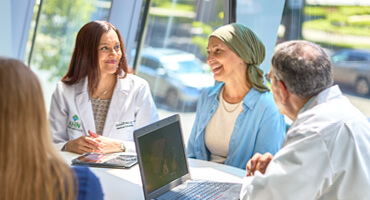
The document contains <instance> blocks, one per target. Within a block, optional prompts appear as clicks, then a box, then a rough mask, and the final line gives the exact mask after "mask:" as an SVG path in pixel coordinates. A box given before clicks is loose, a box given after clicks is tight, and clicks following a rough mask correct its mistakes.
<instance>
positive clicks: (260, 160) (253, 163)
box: [246, 153, 273, 176]
mask: <svg viewBox="0 0 370 200" xmlns="http://www.w3.org/2000/svg"><path fill="white" fill-rule="evenodd" d="M272 158H273V155H271V153H265V154H263V155H262V154H260V153H256V154H254V156H253V157H252V158H251V159H250V160H249V161H248V163H247V166H246V168H247V176H253V175H254V172H255V171H256V170H258V171H260V172H261V173H262V174H264V173H265V171H266V168H267V166H268V164H269V163H270V161H271V160H272Z"/></svg>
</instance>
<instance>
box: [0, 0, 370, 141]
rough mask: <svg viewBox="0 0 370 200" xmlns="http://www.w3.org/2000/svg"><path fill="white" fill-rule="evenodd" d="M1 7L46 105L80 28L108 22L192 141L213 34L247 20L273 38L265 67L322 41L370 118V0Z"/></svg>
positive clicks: (13, 47) (10, 2)
mask: <svg viewBox="0 0 370 200" xmlns="http://www.w3.org/2000/svg"><path fill="white" fill-rule="evenodd" d="M0 7H1V8H0V20H1V22H2V24H3V28H4V30H5V31H2V32H1V33H0V36H1V37H0V44H1V45H0V55H6V56H10V57H15V58H18V59H21V60H24V62H25V63H26V64H28V65H29V66H30V67H31V69H32V70H34V71H35V72H36V73H37V75H38V76H39V78H40V79H41V81H42V85H43V89H44V94H45V100H46V103H47V106H49V104H50V98H51V94H52V92H53V90H54V89H55V87H56V83H57V82H58V81H59V80H60V79H61V77H62V76H63V75H64V74H65V73H66V71H67V68H68V66H69V62H70V58H71V54H72V51H73V47H74V42H75V38H76V35H77V32H78V30H79V29H80V28H81V27H82V26H83V25H84V24H86V23H87V22H89V21H92V20H107V21H110V22H111V23H113V24H114V25H115V26H116V27H117V28H118V29H119V30H120V32H121V33H122V35H123V37H124V41H125V45H126V49H125V51H126V54H127V58H128V61H129V64H130V67H131V68H132V69H133V72H134V73H135V74H137V75H138V76H141V77H143V78H144V79H146V80H147V81H148V82H149V84H150V87H151V91H152V94H153V97H154V99H155V102H156V104H157V107H158V108H159V110H160V117H161V118H163V117H166V116H168V115H171V114H173V113H180V116H181V120H182V125H183V132H184V137H185V139H186V140H187V137H188V135H189V134H190V131H191V127H192V124H193V122H194V117H195V109H196V102H197V100H198V97H199V95H200V93H201V92H202V91H203V90H204V88H206V87H209V86H211V85H213V84H214V83H215V82H214V79H213V75H212V71H211V70H210V69H209V67H208V65H207V64H206V56H207V54H206V46H207V42H208V36H209V34H210V33H211V32H212V31H213V30H215V29H216V28H217V27H219V26H221V25H223V24H227V23H231V22H239V23H243V24H245V25H247V26H249V27H250V28H251V29H252V30H254V31H255V32H256V33H257V34H258V35H259V36H260V37H261V38H262V40H263V42H264V43H265V45H266V49H267V56H266V60H265V62H264V63H263V64H262V65H261V68H262V69H263V70H264V71H265V72H267V71H268V70H269V68H270V59H271V55H272V53H273V50H274V47H275V46H276V44H278V43H280V42H283V41H288V40H296V39H304V40H309V41H312V42H316V43H318V44H320V45H321V46H322V47H324V48H325V50H326V51H327V52H328V54H329V55H330V56H331V57H332V61H333V67H334V80H335V83H336V84H338V85H339V86H340V87H341V89H342V91H343V92H344V94H345V95H346V96H347V97H348V98H349V99H350V101H351V102H352V103H353V104H354V105H355V106H356V107H358V108H359V109H360V110H361V111H362V112H363V113H364V114H365V115H367V116H368V117H370V1H369V0H351V1H349V0H335V1H334V0H286V1H284V0H274V1H271V0H137V1H134V0H115V1H113V0H2V1H1V2H0Z"/></svg>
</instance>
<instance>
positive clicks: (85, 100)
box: [76, 77, 96, 135]
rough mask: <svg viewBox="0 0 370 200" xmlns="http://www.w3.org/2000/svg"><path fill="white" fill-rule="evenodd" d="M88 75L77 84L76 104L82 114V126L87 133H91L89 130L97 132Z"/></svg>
mask: <svg viewBox="0 0 370 200" xmlns="http://www.w3.org/2000/svg"><path fill="white" fill-rule="evenodd" d="M87 82H88V80H87V77H86V78H85V79H84V80H83V81H81V82H80V83H78V84H77V85H76V105H77V109H78V112H79V114H80V116H79V117H80V119H81V122H82V126H83V127H84V130H85V134H86V135H89V134H88V132H87V131H89V130H90V131H92V132H94V133H96V130H95V120H94V114H93V111H92V105H91V100H90V97H89V90H88V86H87Z"/></svg>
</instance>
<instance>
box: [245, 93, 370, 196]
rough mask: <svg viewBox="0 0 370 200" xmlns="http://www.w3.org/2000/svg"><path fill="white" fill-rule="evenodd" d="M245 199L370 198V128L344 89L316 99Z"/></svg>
mask: <svg viewBox="0 0 370 200" xmlns="http://www.w3.org/2000/svg"><path fill="white" fill-rule="evenodd" d="M243 181H244V182H243V187H242V191H241V193H240V199H278V200H280V199H281V200H289V199H294V200H295V199H300V200H301V199H303V200H304V199H308V200H312V199H329V200H335V199H346V200H354V199H356V200H361V199H370V125H369V122H368V121H367V118H366V117H365V116H364V115H363V114H362V113H360V111H358V110H357V109H356V108H355V107H354V106H353V105H351V103H350V102H349V101H348V99H347V98H346V97H344V96H343V95H342V93H341V92H340V90H339V88H338V86H333V87H331V88H328V89H326V90H324V91H323V92H321V93H320V94H319V95H318V96H315V97H313V98H311V99H310V101H309V102H307V104H306V105H305V107H304V108H302V109H301V111H300V112H299V114H298V117H297V119H296V120H295V121H294V122H293V124H292V126H291V127H290V129H289V131H288V133H287V136H286V138H285V141H284V143H283V147H282V148H281V150H280V151H279V152H278V153H277V154H275V157H274V158H273V159H272V161H271V162H270V164H269V166H268V168H267V170H266V173H265V175H262V174H261V173H259V172H257V173H256V174H255V176H254V178H253V177H246V178H244V180H243Z"/></svg>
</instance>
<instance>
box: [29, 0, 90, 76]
mask: <svg viewBox="0 0 370 200" xmlns="http://www.w3.org/2000/svg"><path fill="white" fill-rule="evenodd" d="M95 2H96V0H75V1H65V0H44V2H43V5H42V8H41V16H40V20H39V26H38V30H37V37H36V44H35V48H34V52H33V55H34V56H33V58H32V61H31V65H32V66H36V67H38V68H39V69H42V70H47V71H49V72H50V74H51V77H50V79H53V78H57V79H59V78H61V77H62V76H63V75H64V74H65V73H66V72H67V69H68V66H69V62H70V59H71V55H72V52H73V48H74V43H75V39H76V35H77V32H78V30H79V29H80V28H81V27H82V26H83V25H84V24H85V23H87V22H89V19H90V15H91V13H92V12H93V11H94V9H95V7H94V3H95Z"/></svg>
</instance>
